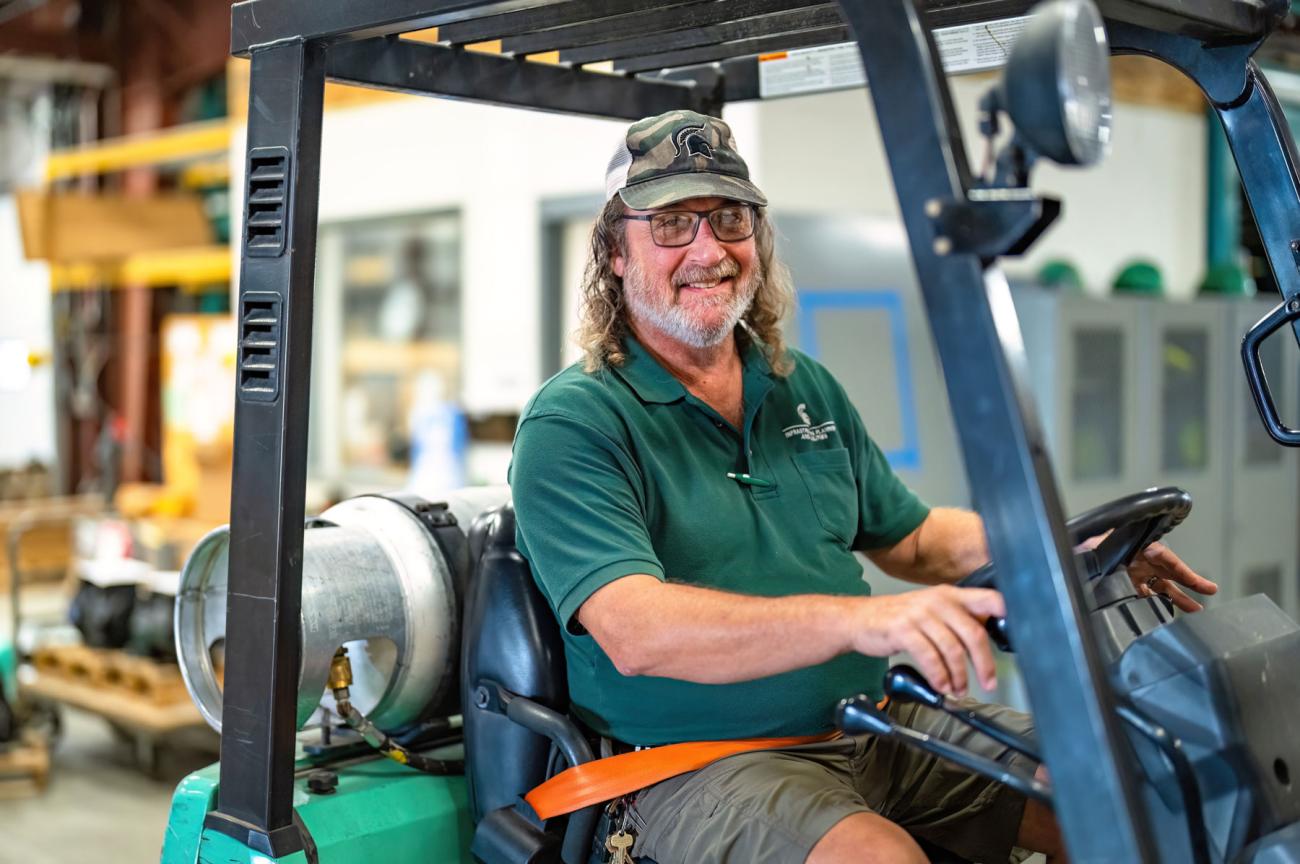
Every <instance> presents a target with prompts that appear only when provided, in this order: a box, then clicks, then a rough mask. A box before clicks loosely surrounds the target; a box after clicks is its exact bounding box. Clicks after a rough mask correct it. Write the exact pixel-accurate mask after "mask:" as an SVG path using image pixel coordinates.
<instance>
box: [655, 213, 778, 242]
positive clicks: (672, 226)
mask: <svg viewBox="0 0 1300 864" xmlns="http://www.w3.org/2000/svg"><path fill="white" fill-rule="evenodd" d="M701 216H707V217H708V219H709V228H710V229H712V231H713V236H714V237H717V238H718V239H719V240H721V241H723V242H724V243H732V242H735V241H737V240H745V239H748V238H749V237H750V236H751V235H752V234H753V233H754V208H752V207H747V206H744V205H737V206H733V207H719V208H718V209H716V210H710V211H709V212H708V213H694V212H691V211H689V210H675V211H672V212H668V213H656V214H655V216H654V218H653V219H651V220H650V231H651V234H652V236H653V238H654V241H655V243H657V244H659V245H660V246H685V245H687V244H688V243H690V242H692V241H693V240H694V239H695V235H696V234H697V233H698V232H699V230H700V217H701Z"/></svg>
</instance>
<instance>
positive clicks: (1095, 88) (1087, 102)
mask: <svg viewBox="0 0 1300 864" xmlns="http://www.w3.org/2000/svg"><path fill="white" fill-rule="evenodd" d="M1003 81H1004V83H1003V88H1004V92H1003V99H1002V104H1003V106H1004V107H1005V109H1006V112H1007V114H1008V116H1010V118H1011V122H1012V123H1013V124H1014V125H1015V127H1016V131H1017V133H1019V136H1020V138H1021V140H1022V141H1024V142H1025V143H1026V144H1028V145H1029V146H1030V147H1032V148H1033V149H1034V150H1035V151H1037V152H1038V153H1039V154H1041V155H1043V156H1046V157H1047V158H1048V159H1051V160H1052V161H1053V162H1057V163H1059V164H1061V165H1091V164H1093V163H1095V162H1097V161H1098V160H1100V159H1101V157H1102V156H1104V155H1105V154H1106V151H1107V150H1108V149H1109V145H1110V114H1111V108H1110V49H1109V47H1108V45H1107V42H1106V30H1105V27H1104V26H1103V24H1102V19H1101V14H1100V13H1099V12H1098V11H1097V7H1096V6H1095V5H1094V4H1093V2H1092V0H1051V2H1048V3H1045V4H1043V5H1041V6H1039V7H1038V8H1037V9H1035V10H1034V13H1033V17H1032V18H1031V19H1030V21H1029V23H1028V24H1027V25H1026V26H1025V29H1024V31H1023V32H1022V33H1021V34H1020V37H1019V38H1018V39H1017V40H1016V44H1015V46H1014V47H1013V48H1012V49H1011V56H1010V57H1009V58H1008V59H1007V65H1006V70H1005V75H1004V79H1003Z"/></svg>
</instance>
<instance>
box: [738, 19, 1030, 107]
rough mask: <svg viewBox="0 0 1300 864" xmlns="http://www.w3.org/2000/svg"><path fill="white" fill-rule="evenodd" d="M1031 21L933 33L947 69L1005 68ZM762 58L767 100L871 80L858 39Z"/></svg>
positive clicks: (761, 79)
mask: <svg viewBox="0 0 1300 864" xmlns="http://www.w3.org/2000/svg"><path fill="white" fill-rule="evenodd" d="M1028 21H1029V18H1028V16H1024V17H1020V18H1004V19H1002V20H1001V21H986V22H983V23H980V24H963V25H960V26H958V27H945V28H943V29H941V30H936V31H934V41H935V44H936V45H937V46H938V48H939V56H940V58H941V59H942V62H943V68H944V71H945V72H947V73H948V74H949V75H956V74H960V73H963V72H979V71H982V70H985V69H995V68H997V67H999V66H1001V65H1002V64H1003V63H1005V62H1006V59H1007V52H1008V51H1010V50H1011V46H1012V45H1013V44H1015V41H1016V37H1017V36H1019V35H1020V31H1022V30H1023V29H1024V28H1025V24H1026V22H1028ZM758 61H759V62H758V92H759V95H760V96H762V97H763V98H764V99H767V98H771V97H775V96H792V95H794V94H796V93H812V92H818V91H822V90H842V89H845V88H849V87H862V86H864V85H865V84H866V83H867V76H866V74H865V73H864V72H863V71H862V58H861V57H860V56H859V55H858V46H857V43H854V42H842V43H840V44H838V45H822V46H819V47H817V48H800V49H798V50H795V51H781V52H778V53H775V54H764V55H761V56H760V57H759V58H758Z"/></svg>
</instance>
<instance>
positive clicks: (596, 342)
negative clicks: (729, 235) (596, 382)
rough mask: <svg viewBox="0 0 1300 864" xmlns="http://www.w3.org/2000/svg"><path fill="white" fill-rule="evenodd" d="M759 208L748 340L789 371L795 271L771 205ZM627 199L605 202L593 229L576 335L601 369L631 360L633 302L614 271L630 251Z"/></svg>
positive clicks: (745, 322) (590, 367)
mask: <svg viewBox="0 0 1300 864" xmlns="http://www.w3.org/2000/svg"><path fill="white" fill-rule="evenodd" d="M757 209H758V219H757V222H756V224H755V226H754V246H755V249H756V251H757V252H758V272H757V273H755V274H754V278H755V279H757V280H758V288H757V290H756V291H755V293H754V302H753V303H751V304H750V307H749V309H748V310H747V311H746V312H745V315H744V317H743V318H741V319H740V323H741V327H740V331H739V332H738V333H737V334H736V335H737V336H738V337H739V338H741V339H742V340H745V339H753V340H755V341H756V342H757V343H758V344H759V345H760V346H761V347H762V349H763V350H764V352H765V353H766V355H767V360H768V363H770V364H771V366H772V371H773V372H775V373H776V374H777V375H788V374H790V371H791V369H793V368H794V362H793V361H792V360H791V359H790V357H789V354H788V353H787V351H786V346H785V336H784V334H783V333H782V332H781V321H782V320H783V319H784V318H785V315H786V312H787V310H788V309H789V308H790V304H791V302H792V300H793V298H794V286H793V284H792V282H791V279H790V272H789V271H788V270H787V269H786V267H785V265H784V264H782V263H781V262H780V260H779V259H778V258H777V257H776V238H775V232H774V231H773V229H772V222H771V220H770V219H768V218H767V213H766V210H765V209H764V208H762V207H759V208H757ZM624 212H625V211H624V209H623V201H622V199H621V198H619V196H617V195H615V196H614V197H613V198H611V199H610V200H609V202H608V203H606V204H605V207H604V209H603V210H601V211H600V215H599V216H597V217H596V224H595V225H594V226H592V229H591V254H590V256H589V257H588V258H587V268H586V271H585V272H584V273H583V277H582V307H581V309H580V310H579V324H578V329H577V331H576V332H575V333H574V338H575V339H576V340H577V342H578V345H579V346H580V347H581V348H582V354H583V368H584V369H586V371H587V372H596V371H597V370H599V369H602V368H604V367H605V366H622V365H623V363H624V362H626V360H627V353H626V348H625V345H626V343H625V341H624V340H625V339H626V338H627V334H628V323H627V304H626V303H625V301H624V296H623V280H622V279H621V278H619V277H618V276H617V275H615V273H614V258H615V257H616V256H618V255H620V254H622V253H623V251H624V248H625V247H624V242H625V237H624V233H623V232H624V226H625V225H626V224H627V223H626V222H625V221H624V220H623V218H622V216H623V213H624Z"/></svg>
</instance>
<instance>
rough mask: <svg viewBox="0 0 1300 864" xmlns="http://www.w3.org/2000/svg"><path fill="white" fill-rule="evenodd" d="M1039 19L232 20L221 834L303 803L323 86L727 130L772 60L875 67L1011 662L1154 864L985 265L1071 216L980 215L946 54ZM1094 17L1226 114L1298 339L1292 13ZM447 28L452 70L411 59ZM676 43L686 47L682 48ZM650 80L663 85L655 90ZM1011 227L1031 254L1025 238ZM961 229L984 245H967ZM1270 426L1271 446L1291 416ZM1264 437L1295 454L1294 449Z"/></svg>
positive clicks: (1084, 840) (1095, 789)
mask: <svg viewBox="0 0 1300 864" xmlns="http://www.w3.org/2000/svg"><path fill="white" fill-rule="evenodd" d="M1031 5H1032V4H1031V3H1030V2H1028V0H840V2H839V4H838V6H839V13H840V15H841V16H842V18H841V19H839V20H834V21H828V19H827V18H826V13H827V7H828V6H829V4H826V3H820V4H819V3H816V2H813V0H726V2H725V3H714V2H705V0H670V2H664V3H659V4H655V5H653V6H650V5H649V4H646V3H644V2H641V0H385V2H384V3H358V2H356V0H246V2H240V3H236V4H235V5H234V6H233V7H232V10H231V18H232V27H231V33H232V36H231V41H232V51H233V53H234V54H235V55H237V56H243V57H249V58H251V60H252V74H251V80H250V85H249V91H250V92H249V117H248V140H247V148H248V149H247V162H246V169H247V174H246V177H245V190H244V191H245V209H244V221H243V234H242V239H241V244H242V256H241V258H242V261H241V266H240V287H239V302H238V307H237V315H238V328H239V340H240V341H239V356H238V384H237V400H236V414H235V450H234V476H233V489H232V503H231V548H230V569H229V573H230V576H229V579H230V584H229V596H228V607H227V635H226V668H227V675H226V679H225V681H226V685H225V696H224V700H225V701H224V708H223V717H222V722H223V733H224V734H223V736H222V743H221V747H222V752H221V769H220V770H221V776H220V787H219V788H220V792H219V799H218V805H217V809H216V810H215V811H214V812H212V813H210V814H209V815H208V818H207V821H206V823H205V824H206V827H207V828H208V829H211V830H216V831H220V832H222V833H225V834H229V835H231V836H234V837H236V838H238V839H239V840H241V841H242V842H244V843H245V844H246V845H247V846H248V847H249V848H252V849H255V850H258V851H261V852H263V853H265V854H269V855H274V856H280V855H284V854H288V853H290V852H293V851H295V850H297V849H299V848H301V845H302V841H301V838H300V836H299V832H298V829H297V828H296V827H295V822H294V813H293V807H292V803H291V801H292V784H293V763H294V754H295V727H296V718H295V715H296V706H297V688H298V677H299V667H300V657H299V653H300V635H299V629H300V611H301V587H302V529H303V516H304V487H305V479H306V452H307V417H308V391H309V381H310V358H311V318H312V293H313V277H314V266H315V247H316V228H317V199H318V191H319V184H320V138H321V115H322V104H323V95H324V86H325V81H326V79H327V78H332V79H335V80H340V81H345V82H349V83H354V84H360V85H364V86H371V87H378V88H383V89H390V90H400V91H404V92H410V93H424V94H428V95H442V96H450V97H454V98H464V99H471V100H476V101H482V102H488V103H494V104H500V105H513V106H517V107H526V108H534V109H540V110H547V111H557V112H563V113H572V114H585V115H594V116H600V117H609V118H623V119H627V120H633V119H638V118H641V117H644V116H648V115H651V114H656V113H659V112H661V111H664V110H668V109H671V108H691V109H694V110H697V111H701V112H706V113H713V114H717V113H719V112H720V110H721V108H722V105H723V104H724V102H730V101H739V100H745V99H753V98H758V97H759V95H760V93H759V86H758V73H757V61H756V59H755V57H754V56H753V55H755V54H757V53H759V52H763V51H771V50H778V49H780V48H796V47H801V46H810V45H827V44H834V43H841V42H846V41H850V40H853V41H856V42H857V44H858V45H859V49H860V53H861V56H862V60H863V64H864V68H865V71H866V74H867V78H868V80H869V81H870V82H871V86H870V88H869V92H870V97H871V98H872V100H873V101H874V102H875V108H876V115H877V118H878V121H879V124H880V129H881V133H882V136H883V138H884V142H885V149H886V153H887V156H888V159H889V164H890V168H891V171H892V174H893V179H894V183H895V187H896V189H897V192H898V197H899V203H900V205H901V210H902V214H903V219H904V222H905V224H906V227H907V232H908V236H909V239H910V243H911V251H912V256H913V259H914V261H915V266H916V270H917V273H918V276H919V281H920V286H921V291H922V294H923V296H924V300H925V306H926V310H927V314H928V317H929V321H930V326H931V330H932V332H933V335H934V341H935V344H936V345H937V346H938V350H939V354H940V359H941V362H942V364H943V370H944V377H945V381H946V384H947V387H948V392H949V397H950V402H951V405H952V409H953V414H954V419H955V421H956V424H957V430H958V433H959V437H960V440H961V444H962V450H963V455H964V458H965V464H966V469H967V474H968V478H969V481H970V488H971V490H972V494H973V497H974V503H975V505H976V507H977V509H978V510H979V512H980V513H981V515H982V516H983V518H984V520H985V522H986V525H987V534H988V540H989V545H990V548H991V551H992V554H993V558H994V560H995V561H997V563H998V568H999V572H1000V573H1001V574H1002V576H1001V580H1000V587H1001V589H1002V590H1003V592H1004V593H1005V595H1006V601H1007V606H1008V611H1009V615H1010V621H1011V628H1012V635H1013V638H1014V640H1015V642H1016V643H1017V644H1020V645H1033V646H1034V650H1032V651H1022V652H1021V653H1020V654H1019V655H1018V657H1019V663H1020V668H1021V671H1022V674H1023V675H1024V678H1025V681H1026V684H1027V686H1028V692H1029V695H1030V699H1031V702H1032V707H1033V710H1034V712H1035V715H1036V717H1037V721H1038V735H1039V740H1040V742H1041V746H1042V749H1043V753H1044V755H1045V757H1046V760H1047V763H1048V765H1049V766H1050V768H1051V771H1052V776H1053V781H1054V787H1055V790H1056V792H1055V804H1056V810H1057V814H1058V817H1059V819H1060V822H1061V825H1062V828H1063V830H1064V834H1065V839H1066V842H1067V844H1068V847H1069V849H1070V853H1071V857H1072V859H1073V860H1075V861H1080V862H1083V861H1093V862H1116V861H1131V862H1138V861H1159V860H1160V858H1159V853H1158V849H1157V846H1156V845H1155V843H1154V839H1155V838H1153V837H1151V836H1150V835H1149V832H1148V830H1147V827H1146V821H1145V820H1144V819H1143V818H1142V815H1141V814H1142V813H1143V810H1142V806H1143V805H1142V799H1141V797H1140V796H1139V794H1138V790H1137V783H1136V780H1135V777H1134V775H1133V771H1132V768H1131V754H1130V752H1129V750H1128V746H1127V744H1126V742H1125V740H1124V739H1123V737H1122V735H1121V734H1120V733H1119V728H1118V723H1117V721H1116V719H1115V705H1114V701H1113V699H1112V698H1111V695H1110V690H1109V688H1108V686H1107V684H1106V681H1105V676H1104V672H1103V670H1102V669H1101V667H1100V664H1099V659H1098V654H1097V651H1096V648H1095V645H1094V642H1093V639H1092V636H1091V633H1090V631H1089V629H1088V628H1087V627H1086V626H1085V624H1084V619H1083V614H1082V610H1083V608H1084V606H1083V603H1082V602H1081V596H1080V589H1079V587H1078V586H1079V582H1078V580H1077V579H1076V578H1074V577H1075V576H1076V572H1075V563H1074V558H1073V556H1072V554H1071V550H1070V544H1069V541H1068V538H1067V537H1066V534H1065V531H1064V525H1065V518H1064V514H1063V512H1062V506H1061V500H1060V495H1059V494H1058V491H1057V489H1056V486H1055V483H1054V480H1053V477H1052V471H1051V467H1050V464H1049V462H1048V458H1047V453H1046V447H1045V444H1044V438H1043V434H1042V431H1041V430H1040V429H1039V427H1038V424H1037V421H1036V419H1035V414H1034V411H1033V408H1032V403H1031V401H1030V399H1029V396H1028V388H1027V383H1026V381H1027V379H1026V369H1025V354H1024V348H1023V345H1022V343H1021V338H1020V331H1019V325H1018V322H1017V320H1016V316H1015V312H1014V309H1013V308H1012V305H1011V299H1010V295H1009V291H1008V287H1007V283H1006V280H1005V278H1004V277H1003V276H1002V274H1001V272H1000V270H999V269H998V268H997V267H996V265H995V263H994V262H995V254H990V252H993V253H1006V252H1008V251H1011V250H1013V249H1018V248H1021V245H1022V242H1024V241H1027V239H1028V238H1029V234H1030V233H1031V229H1030V228H1029V227H1027V226H1029V225H1030V224H1033V225H1034V228H1033V229H1032V230H1041V228H1042V227H1043V225H1044V224H1045V221H1047V220H1048V219H1050V215H1046V216H1045V215H1044V213H1045V211H1046V210H1047V209H1050V204H1051V202H1048V201H1045V200H1042V199H1035V198H1032V197H1030V196H1021V199H1020V201H1019V202H1018V203H1015V204H1014V205H1013V209H1014V208H1020V212H1019V214H1018V215H1019V216H1025V217H1028V218H1020V219H1019V220H1018V221H1017V220H1016V219H1012V220H1008V219H1007V211H1006V207H1005V206H1003V207H1001V208H999V207H998V206H997V205H996V202H991V201H989V200H988V199H987V198H986V197H981V196H979V195H978V194H975V195H972V190H973V187H974V183H973V181H972V177H971V175H970V170H969V167H968V162H967V159H966V153H965V149H964V145H963V142H962V139H961V134H960V131H959V128H958V126H957V123H956V121H955V113H954V109H953V104H952V99H951V95H950V93H949V89H948V85H947V81H946V79H945V77H944V74H943V72H942V69H941V66H940V64H939V60H938V53H937V51H936V49H935V43H934V40H933V38H932V35H931V30H932V29H934V28H937V27H940V26H949V25H954V24H963V23H969V22H979V21H989V20H998V19H1002V18H1007V17H1012V16H1016V15H1022V14H1025V12H1026V11H1027V10H1028V8H1029V7H1030V6H1031ZM1099 6H1100V7H1101V9H1102V12H1103V14H1104V15H1105V17H1106V19H1107V25H1108V29H1109V34H1110V39H1111V43H1112V47H1113V50H1114V51H1115V52H1116V53H1140V54H1146V55H1149V56H1152V57H1155V58H1158V59H1160V60H1163V61H1165V62H1167V63H1170V64H1171V65H1173V66H1175V67H1177V68H1179V69H1181V70H1182V71H1183V72H1185V73H1186V74H1188V75H1189V76H1190V77H1191V78H1192V79H1193V80H1195V81H1196V82H1197V84H1198V85H1200V87H1201V88H1202V89H1203V90H1204V92H1205V93H1206V96H1207V97H1208V98H1209V100H1210V102H1211V104H1212V105H1213V106H1214V108H1215V110H1216V111H1217V112H1218V114H1219V116H1220V118H1221V119H1222V121H1223V125H1224V128H1225V130H1226V131H1227V135H1228V140H1229V142H1230V144H1231V146H1232V150H1233V153H1234V155H1235V156H1236V159H1237V162H1238V165H1239V168H1240V171H1241V176H1242V180H1243V182H1244V184H1245V187H1246V191H1247V194H1248V198H1249V201H1250V204H1251V207H1252V209H1253V211H1254V213H1255V216H1256V219H1257V221H1258V222H1259V226H1260V230H1261V232H1262V234H1263V237H1264V241H1265V245H1266V248H1267V249H1268V255H1269V261H1270V265H1271V266H1272V268H1273V273H1274V275H1275V277H1276V278H1277V280H1278V283H1279V285H1280V286H1281V287H1282V291H1283V294H1284V302H1283V305H1282V306H1281V307H1279V310H1281V311H1280V312H1275V313H1274V314H1273V315H1271V316H1270V317H1269V318H1266V319H1265V320H1264V321H1262V322H1261V323H1260V324H1259V325H1256V329H1255V331H1252V332H1256V331H1260V330H1261V329H1267V328H1272V329H1276V328H1277V327H1280V326H1281V324H1282V323H1286V322H1287V321H1290V322H1291V323H1293V326H1295V327H1296V328H1297V331H1296V332H1297V334H1300V322H1297V321H1295V318H1297V317H1300V313H1297V312H1296V311H1295V310H1298V309H1300V273H1298V272H1297V269H1296V267H1297V260H1300V183H1297V173H1296V167H1295V166H1296V164H1297V159H1296V152H1295V147H1294V144H1293V143H1292V140H1291V137H1290V134H1289V132H1288V131H1287V127H1286V124H1285V121H1284V120H1283V119H1282V113H1281V111H1280V110H1279V108H1278V105H1277V102H1276V99H1275V98H1274V97H1273V95H1272V93H1271V91H1270V90H1269V88H1268V86H1267V83H1266V82H1265V80H1264V78H1263V76H1262V75H1261V74H1260V73H1259V70H1258V69H1257V67H1256V66H1255V64H1254V62H1253V61H1252V60H1251V59H1250V57H1251V55H1252V54H1253V52H1254V50H1255V49H1256V48H1257V47H1258V45H1259V43H1260V42H1261V41H1262V40H1263V39H1264V37H1265V36H1267V35H1268V33H1269V32H1270V30H1271V29H1272V28H1273V27H1274V26H1275V25H1276V23H1277V21H1278V20H1280V17H1281V15H1282V13H1283V12H1284V11H1285V7H1286V2H1285V0H1266V3H1263V4H1257V3H1254V2H1250V0H1180V2H1178V3H1177V4H1171V3H1168V2H1167V0H1100V2H1099ZM1175 7H1176V9H1177V11H1171V10H1172V9H1174V8H1175ZM830 8H831V9H832V10H833V8H834V7H830ZM810 16H820V17H810ZM923 22H924V24H923ZM434 26H437V27H439V38H440V39H441V40H442V41H443V43H447V44H429V43H426V42H417V41H411V40H402V39H399V38H398V35H399V34H401V33H404V32H409V31H412V30H419V29H424V28H427V27H434ZM684 28H686V29H684ZM668 31H671V32H674V33H675V35H674V38H673V39H672V40H671V41H670V42H668V43H665V42H664V41H663V34H664V33H665V32H668ZM494 37H501V38H503V40H504V41H503V54H502V55H500V56H494V55H488V54H480V53H476V52H469V51H465V50H462V48H461V47H460V46H461V45H463V44H465V43H467V42H472V41H479V40H486V39H491V38H494ZM512 39H513V40H516V41H515V43H514V44H515V45H516V46H520V47H522V46H525V45H526V46H527V48H526V50H528V51H544V50H547V49H548V47H549V48H556V49H560V51H561V53H560V61H561V63H560V64H559V65H550V64H542V63H534V62H528V61H526V60H525V59H523V56H522V55H523V53H524V51H523V50H521V51H520V53H519V56H513V55H512V54H511V53H510V52H511V46H512V41H511V40H512ZM548 40H549V42H548ZM602 40H603V41H602ZM638 40H642V41H641V42H638ZM656 40H658V41H656ZM615 46H618V47H617V48H615ZM670 46H675V48H676V50H673V49H672V47H670ZM602 51H604V52H607V53H606V54H605V55H604V56H615V57H620V58H623V59H621V60H619V61H616V63H615V69H616V71H624V72H626V73H628V74H625V75H621V76H620V75H609V74H602V73H597V72H590V71H586V70H584V69H582V68H580V66H579V65H576V61H575V65H573V66H568V65H564V63H565V61H566V53H567V54H568V55H569V57H578V56H581V57H583V58H584V59H583V61H582V62H585V61H586V60H588V59H593V58H594V57H599V56H601V52H602ZM615 51H617V52H618V53H613V52H615ZM583 52H585V53H583ZM650 69H654V70H660V71H657V72H651V73H648V74H641V75H638V74H634V73H637V72H643V71H644V70H650ZM1004 203H1005V202H1004ZM1035 214H1037V215H1035ZM954 217H959V218H954ZM1008 221H1010V222H1011V223H1013V224H1014V225H1019V226H1021V228H1020V229H1014V228H1013V230H1008V228H1007V225H1008ZM954 224H958V225H964V226H966V227H967V228H968V229H970V233H969V234H964V233H953V234H952V236H947V235H945V234H944V232H945V231H948V230H949V229H948V227H947V226H951V225H954ZM1017 230H1018V231H1019V233H1018V234H1017ZM990 238H992V239H990ZM936 240H943V241H944V242H938V243H936ZM990 244H992V246H993V248H992V249H990ZM1293 254H1294V255H1296V256H1297V258H1295V259H1293V258H1292V257H1291V256H1292V255H1293ZM1268 332H1272V330H1271V329H1270V330H1268ZM1256 335H1258V334H1256ZM1264 335H1267V333H1264ZM1258 338H1263V337H1262V336H1259V337H1258ZM1298 338H1300V337H1298ZM1252 344H1253V345H1254V349H1253V350H1254V351H1255V352H1256V355H1257V351H1258V342H1257V341H1256V342H1255V343H1251V342H1250V340H1249V338H1248V340H1247V349H1248V350H1246V352H1245V353H1246V354H1248V355H1249V354H1250V350H1249V349H1250V346H1251V345H1252ZM1248 365H1249V364H1248ZM1257 368H1258V362H1257V357H1256V365H1255V369H1256V371H1257ZM1252 381H1256V382H1257V383H1258V384H1260V385H1261V388H1262V389H1257V390H1256V398H1257V400H1260V402H1261V406H1262V407H1261V410H1262V411H1263V412H1264V413H1265V416H1266V418H1267V417H1269V416H1270V415H1269V414H1268V411H1267V410H1266V409H1267V408H1268V406H1269V405H1271V400H1269V399H1268V398H1267V389H1266V386H1264V385H1263V379H1262V374H1253V375H1252ZM1261 394H1263V396H1262V397H1261ZM1266 403H1267V404H1266ZM1271 416H1272V418H1273V420H1274V421H1276V420H1277V418H1276V411H1273V413H1272V415H1271ZM1274 427H1276V428H1274ZM1270 431H1272V432H1273V433H1274V435H1275V437H1278V436H1279V433H1280V435H1281V436H1282V438H1285V436H1287V435H1294V436H1297V438H1300V432H1294V431H1293V430H1286V429H1284V428H1282V427H1281V425H1280V422H1277V423H1275V424H1273V425H1271V426H1270ZM846 695H847V694H846ZM1098 826H1105V828H1104V830H1098Z"/></svg>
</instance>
